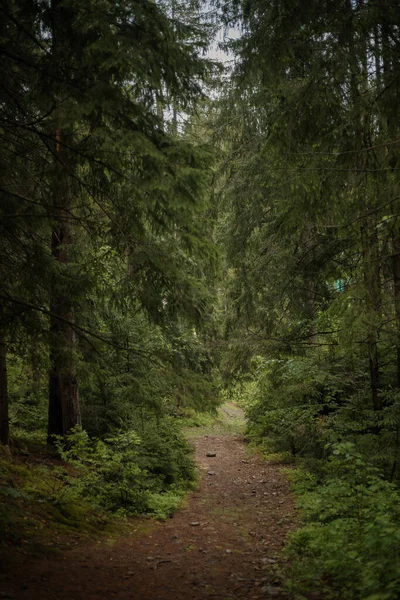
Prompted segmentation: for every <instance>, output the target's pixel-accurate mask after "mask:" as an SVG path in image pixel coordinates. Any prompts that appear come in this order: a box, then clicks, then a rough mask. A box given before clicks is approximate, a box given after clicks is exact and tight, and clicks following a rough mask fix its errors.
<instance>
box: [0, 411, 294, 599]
mask: <svg viewBox="0 0 400 600" xmlns="http://www.w3.org/2000/svg"><path fill="white" fill-rule="evenodd" d="M222 411H223V412H222V415H223V420H224V421H225V426H224V427H220V428H219V429H216V430H211V431H209V432H208V433H206V434H205V433H202V432H200V433H199V435H198V436H197V437H194V438H193V442H194V444H195V447H196V457H197V462H198V465H199V468H200V471H201V482H200V485H199V487H198V489H197V490H196V491H195V492H194V493H193V494H192V496H191V497H190V499H189V502H188V505H187V507H186V508H184V509H182V510H181V511H179V512H178V513H177V514H176V515H175V516H174V517H173V518H171V519H169V520H168V521H167V522H165V523H157V524H155V525H154V526H151V527H149V528H148V529H147V531H142V532H140V533H136V534H135V535H132V536H128V537H124V538H122V539H119V540H118V541H117V542H116V543H114V544H113V545H110V544H108V543H107V542H105V541H101V542H98V543H95V544H92V545H88V546H79V547H76V548H74V549H73V550H69V551H68V552H66V553H63V555H62V556H60V557H57V558H54V559H51V558H43V559H36V560H35V561H34V562H32V564H25V565H24V569H23V573H21V574H20V578H19V579H18V577H16V576H15V573H14V574H12V573H10V574H9V577H6V581H5V584H6V589H7V594H8V595H6V596H4V595H3V598H10V599H12V600H106V599H107V600H109V599H111V600H114V599H115V600H191V599H193V600H203V599H210V600H211V599H219V598H220V599H223V600H241V599H247V598H253V599H256V598H259V599H261V598H263V599H266V600H268V599H269V598H278V599H279V598H283V597H284V594H283V592H282V590H281V588H280V586H279V581H278V579H277V577H276V575H275V570H276V567H277V562H276V557H277V554H278V551H279V550H280V549H281V547H282V545H283V541H284V538H285V535H286V533H287V532H288V530H289V529H290V528H292V527H293V522H294V520H295V511H294V506H293V501H292V498H291V497H290V494H289V490H288V483H287V481H286V479H285V477H284V476H283V475H282V474H281V472H280V467H279V465H276V464H270V463H267V462H263V461H262V460H261V459H260V458H258V457H256V456H251V457H249V456H248V455H247V453H246V449H245V445H244V443H243V441H242V436H241V435H238V434H235V433H232V432H230V431H229V424H230V423H231V422H233V421H234V420H235V419H237V418H238V416H239V417H240V411H239V409H237V408H236V407H235V406H233V405H230V404H229V405H225V407H223V409H222ZM207 453H209V454H210V453H211V454H213V453H215V454H216V456H213V457H207Z"/></svg>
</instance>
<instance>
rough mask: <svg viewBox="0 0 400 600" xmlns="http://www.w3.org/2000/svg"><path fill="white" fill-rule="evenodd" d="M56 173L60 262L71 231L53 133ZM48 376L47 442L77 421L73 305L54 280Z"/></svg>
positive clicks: (55, 247)
mask: <svg viewBox="0 0 400 600" xmlns="http://www.w3.org/2000/svg"><path fill="white" fill-rule="evenodd" d="M55 156H56V176H55V183H54V197H53V204H54V226H53V231H52V236H51V253H52V256H53V258H54V259H55V260H56V261H57V263H59V264H60V265H62V264H64V265H68V263H69V262H70V252H71V245H72V243H73V232H72V223H71V214H70V204H71V202H70V181H69V178H70V175H69V172H68V162H67V160H68V157H67V152H66V146H65V134H64V133H63V131H61V130H57V132H56V149H55ZM50 311H51V315H52V316H51V322H50V364H51V368H50V376H49V424H48V442H49V443H52V442H54V436H55V435H65V434H67V433H68V432H69V431H70V430H71V429H72V427H74V426H75V425H78V424H80V422H81V418H80V411H79V393H78V382H77V378H76V358H75V347H76V339H75V337H76V336H75V331H74V321H75V317H74V307H73V303H72V300H71V297H70V295H69V290H68V289H65V283H62V282H59V281H57V282H56V284H55V285H54V286H53V289H52V291H51V299H50Z"/></svg>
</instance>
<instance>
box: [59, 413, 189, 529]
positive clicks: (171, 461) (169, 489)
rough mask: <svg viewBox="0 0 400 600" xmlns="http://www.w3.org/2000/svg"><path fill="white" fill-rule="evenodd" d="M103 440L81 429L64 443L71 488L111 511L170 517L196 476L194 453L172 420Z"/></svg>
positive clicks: (63, 447)
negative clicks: (141, 434)
mask: <svg viewBox="0 0 400 600" xmlns="http://www.w3.org/2000/svg"><path fill="white" fill-rule="evenodd" d="M151 425H152V426H151V427H148V428H146V435H145V436H144V437H143V438H141V437H139V435H138V433H137V432H135V431H129V432H125V433H120V434H118V435H116V436H114V437H110V438H106V439H105V440H99V439H96V438H89V436H88V435H87V433H86V432H85V431H82V430H81V429H80V428H76V429H75V430H74V431H73V432H71V434H70V435H69V436H68V437H67V443H66V444H65V440H60V441H59V451H60V454H61V457H62V458H63V459H64V460H65V461H66V462H67V463H69V464H70V465H72V466H73V467H74V468H75V474H74V476H71V477H69V485H70V487H71V489H73V490H74V491H75V492H77V493H78V494H79V495H81V496H82V497H84V498H87V499H89V500H90V501H91V502H92V503H93V504H94V505H95V506H97V507H99V508H101V509H103V510H106V511H107V512H111V513H114V514H115V513H117V514H120V515H121V514H126V515H134V514H140V513H147V512H149V513H153V514H155V515H156V516H159V517H161V518H165V517H166V516H168V515H169V514H170V513H171V512H172V511H173V510H174V509H176V508H177V506H179V502H180V499H181V498H182V496H183V495H184V492H185V490H187V489H188V487H189V486H190V483H191V482H192V480H193V478H194V464H193V460H192V457H191V454H190V452H191V451H190V449H189V446H188V444H187V442H186V441H185V439H184V438H183V436H182V435H181V434H180V433H179V432H178V430H177V429H176V427H174V424H173V420H171V421H170V419H162V420H160V422H159V423H157V422H156V421H154V422H153V423H151Z"/></svg>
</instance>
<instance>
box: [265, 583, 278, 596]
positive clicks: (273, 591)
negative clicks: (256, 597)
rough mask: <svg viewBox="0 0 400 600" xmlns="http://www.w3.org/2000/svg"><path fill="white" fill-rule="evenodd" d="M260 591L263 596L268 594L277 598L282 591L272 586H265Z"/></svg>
mask: <svg viewBox="0 0 400 600" xmlns="http://www.w3.org/2000/svg"><path fill="white" fill-rule="evenodd" d="M261 591H262V593H263V594H268V595H269V596H279V594H280V593H281V591H282V590H281V588H279V587H276V586H274V585H265V586H264V587H262V588H261Z"/></svg>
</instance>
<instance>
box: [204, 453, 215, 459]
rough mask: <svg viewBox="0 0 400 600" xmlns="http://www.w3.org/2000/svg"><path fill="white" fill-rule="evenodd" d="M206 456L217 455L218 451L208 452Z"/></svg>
mask: <svg viewBox="0 0 400 600" xmlns="http://www.w3.org/2000/svg"><path fill="white" fill-rule="evenodd" d="M206 456H208V457H209V458H211V457H214V456H217V453H216V452H207V454H206Z"/></svg>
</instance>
